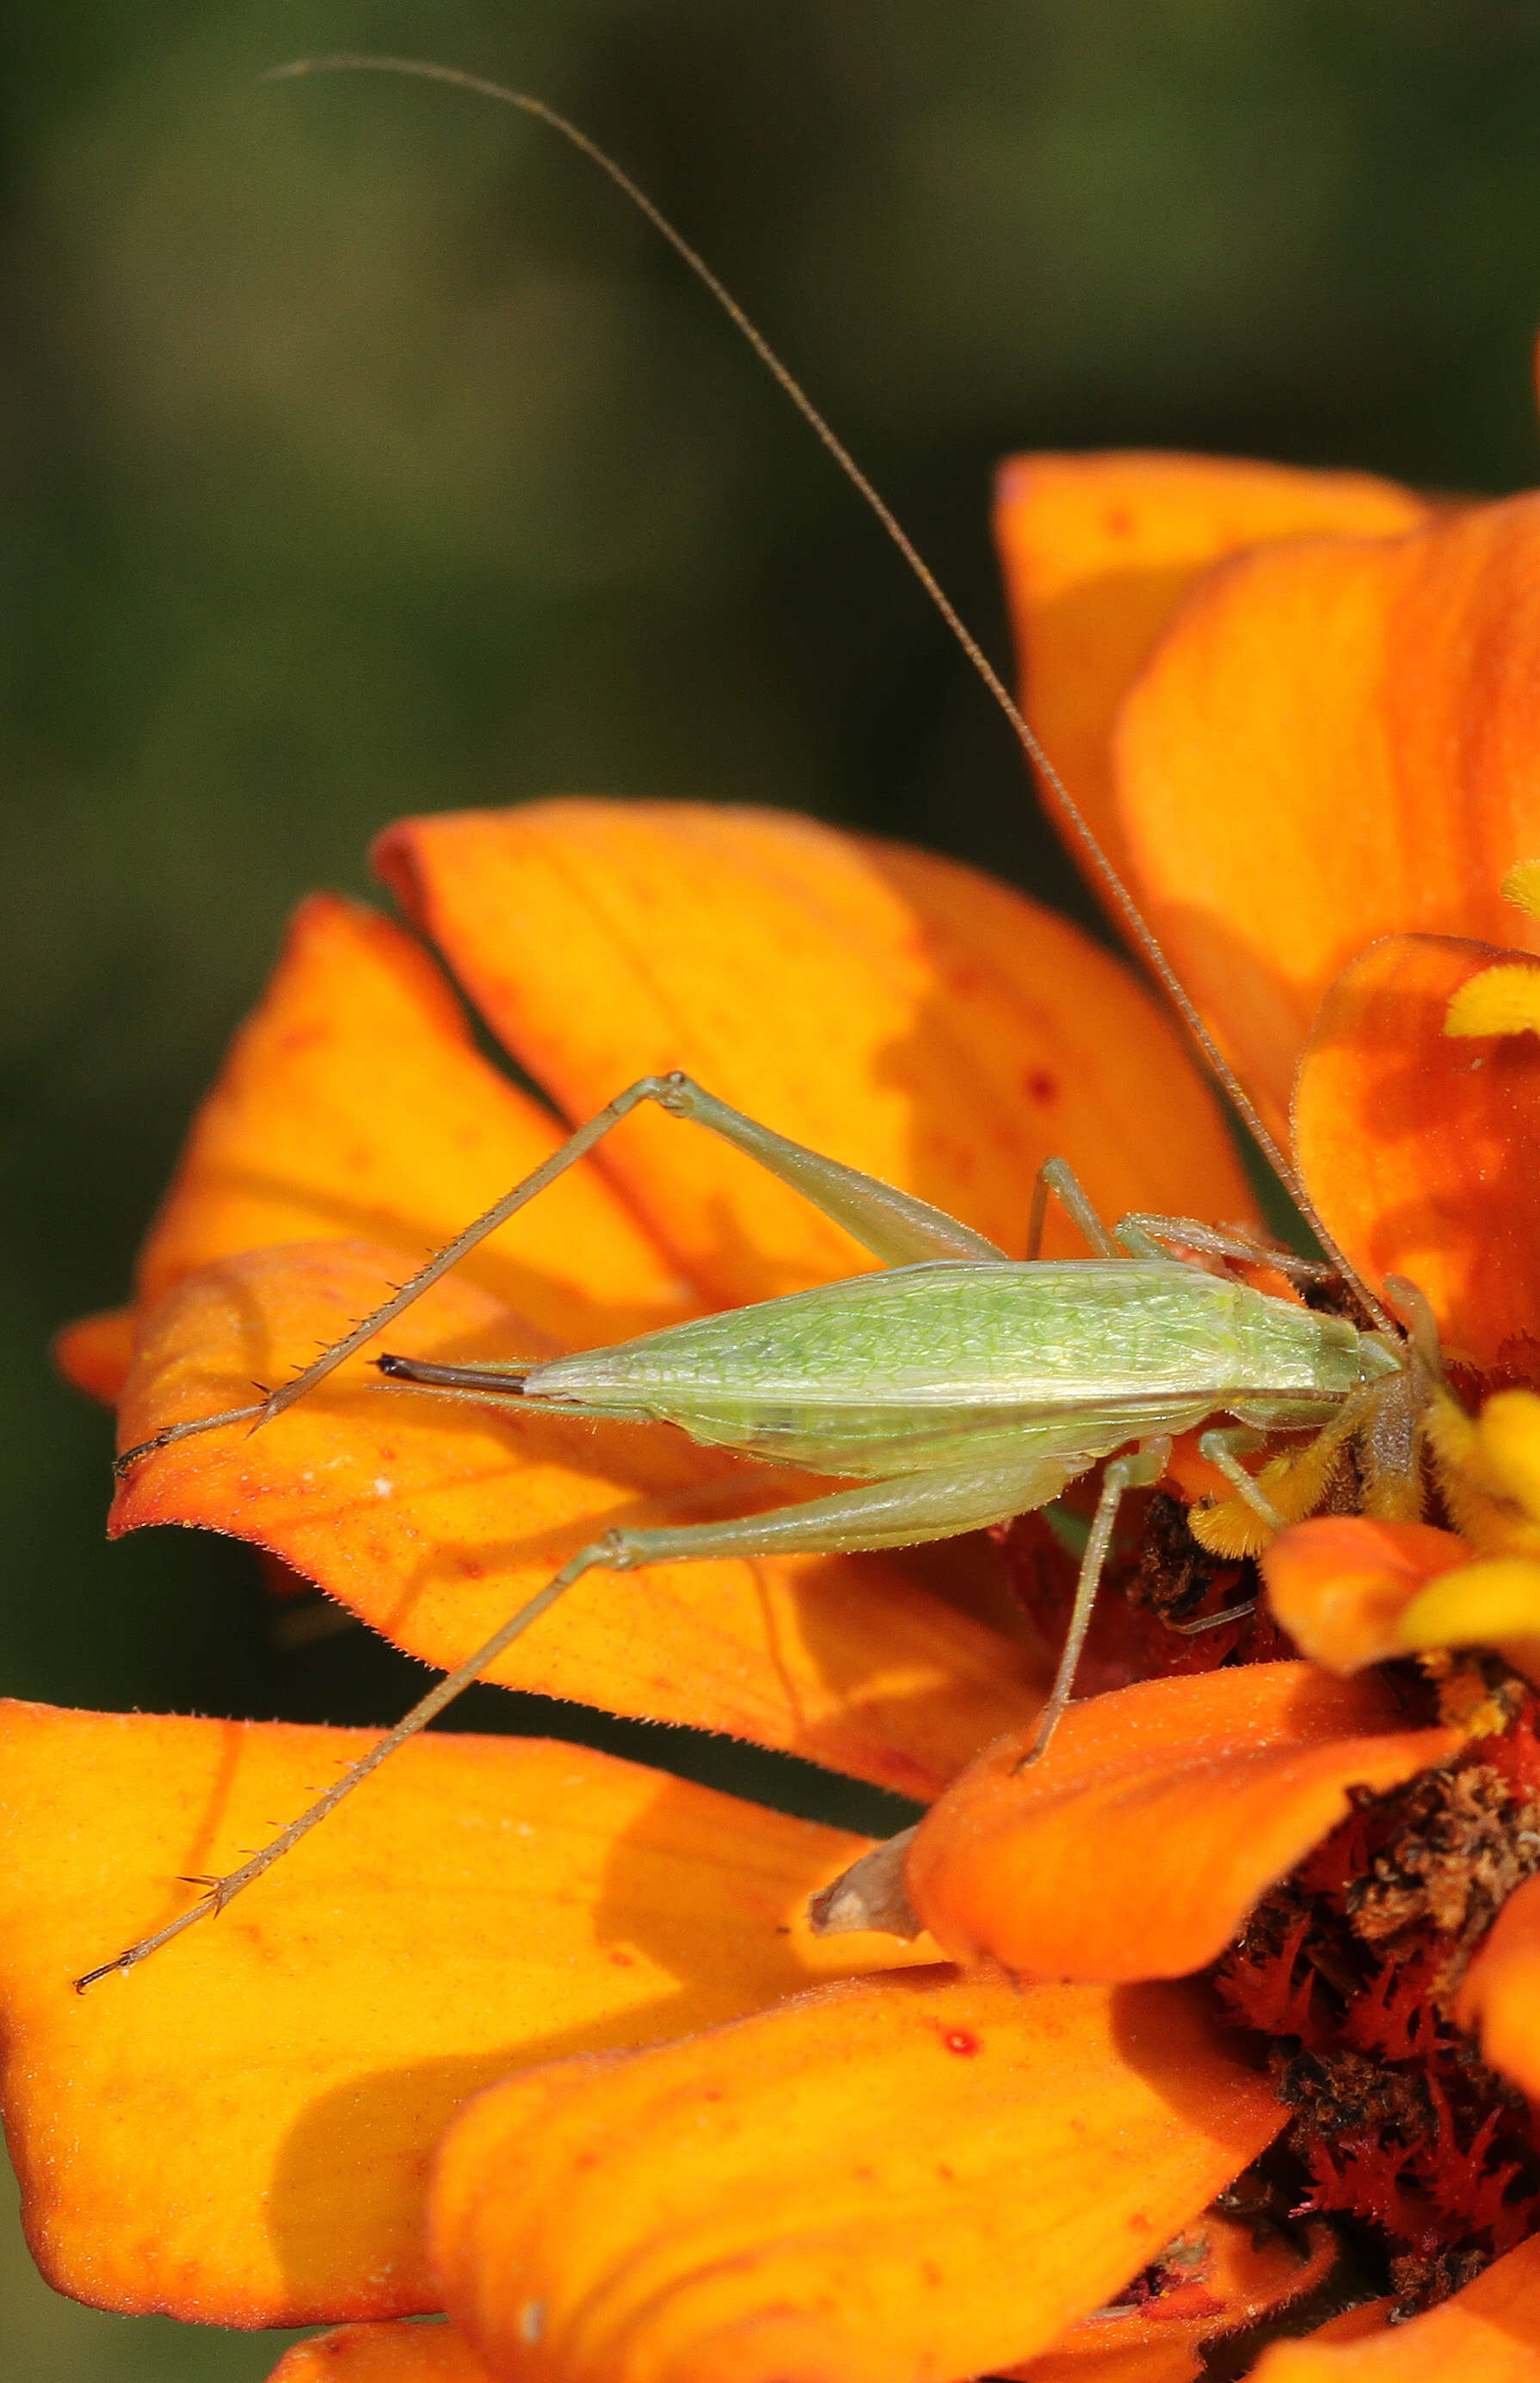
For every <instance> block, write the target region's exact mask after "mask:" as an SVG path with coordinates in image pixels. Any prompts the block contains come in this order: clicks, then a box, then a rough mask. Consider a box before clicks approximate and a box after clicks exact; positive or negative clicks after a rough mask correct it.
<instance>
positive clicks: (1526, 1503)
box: [1473, 1390, 1540, 1523]
mask: <svg viewBox="0 0 1540 2383" xmlns="http://www.w3.org/2000/svg"><path fill="white" fill-rule="evenodd" d="M1473 1454H1474V1457H1475V1460H1476V1463H1478V1465H1479V1466H1480V1467H1481V1468H1482V1470H1483V1472H1484V1473H1485V1477H1486V1479H1487V1481H1488V1484H1489V1486H1490V1487H1491V1488H1494V1489H1496V1490H1497V1492H1498V1494H1499V1495H1501V1496H1503V1497H1507V1498H1511V1499H1513V1500H1515V1502H1516V1503H1517V1504H1518V1505H1519V1506H1521V1507H1522V1510H1523V1512H1524V1513H1525V1515H1526V1516H1527V1518H1528V1519H1529V1521H1530V1522H1532V1523H1540V1398H1536V1396H1535V1394H1534V1391H1533V1390H1498V1391H1497V1393H1496V1395H1495V1396H1494V1397H1492V1398H1489V1399H1488V1400H1487V1401H1486V1403H1485V1406H1484V1407H1483V1408H1482V1411H1481V1414H1480V1415H1479V1416H1478V1417H1477V1419H1476V1432H1475V1448H1474V1451H1473Z"/></svg>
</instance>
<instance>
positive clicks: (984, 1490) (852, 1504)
mask: <svg viewBox="0 0 1540 2383" xmlns="http://www.w3.org/2000/svg"><path fill="white" fill-rule="evenodd" d="M1070 1469H1075V1468H1068V1469H1066V1467H1065V1466H1062V1465H1061V1466H1057V1467H1055V1468H1054V1470H1055V1474H1056V1477H1055V1478H1054V1479H1053V1481H1052V1482H1048V1483H1045V1481H1044V1478H1043V1466H1042V1463H1041V1459H1038V1460H1032V1459H1028V1460H1026V1461H1023V1460H1020V1459H1017V1460H1015V1461H1012V1462H1006V1463H1002V1462H1001V1461H1000V1460H999V1458H998V1457H997V1458H995V1459H993V1460H992V1461H989V1462H985V1463H978V1462H976V1463H973V1464H967V1463H957V1464H955V1465H953V1466H949V1467H947V1468H945V1469H944V1470H943V1469H937V1470H936V1471H934V1472H927V1473H919V1474H909V1475H903V1476H900V1477H898V1478H895V1479H891V1480H885V1481H872V1482H867V1483H864V1484H863V1485H862V1486H861V1487H860V1488H856V1489H844V1490H837V1491H835V1492H834V1493H833V1494H832V1495H831V1496H829V1497H827V1498H815V1499H812V1500H808V1501H807V1503H805V1504H802V1505H796V1506H783V1507H781V1508H779V1509H777V1510H775V1511H773V1512H771V1513H768V1514H753V1515H749V1516H747V1517H746V1518H745V1519H743V1520H740V1521H736V1522H720V1523H683V1524H679V1525H674V1526H672V1527H665V1528H660V1529H658V1530H616V1531H609V1532H607V1533H606V1534H605V1536H604V1537H602V1538H598V1539H594V1540H591V1541H590V1542H589V1544H588V1545H587V1546H586V1547H585V1548H580V1549H579V1550H578V1552H577V1554H576V1555H574V1556H573V1557H572V1558H571V1559H570V1560H569V1562H566V1563H564V1564H563V1565H562V1567H561V1571H560V1572H559V1573H557V1574H554V1576H553V1577H552V1578H551V1579H550V1580H548V1582H547V1583H546V1586H545V1587H544V1588H542V1589H541V1590H540V1591H539V1592H538V1594H537V1595H536V1596H535V1597H532V1598H530V1599H528V1601H527V1602H526V1603H525V1604H524V1605H521V1606H520V1608H519V1610H518V1611H517V1612H516V1613H513V1614H511V1615H510V1616H509V1618H508V1620H507V1621H506V1622H505V1623H503V1624H502V1626H501V1627H500V1629H498V1630H496V1631H494V1632H493V1634H492V1636H491V1637H490V1638H488V1639H487V1642H486V1644H485V1645H484V1646H481V1647H478V1648H476V1650H475V1652H474V1655H470V1656H468V1657H467V1658H466V1660H465V1661H464V1662H463V1663H461V1664H459V1665H457V1667H456V1668H455V1670H454V1671H452V1672H450V1673H446V1675H445V1677H444V1678H443V1679H441V1680H440V1681H439V1682H438V1683H437V1685H436V1686H435V1687H432V1688H430V1689H429V1691H428V1693H427V1695H426V1696H425V1697H423V1698H421V1699H420V1700H419V1701H418V1702H417V1703H416V1704H414V1705H413V1708H412V1710H411V1711H410V1712H409V1713H407V1714H406V1715H405V1716H404V1717H403V1718H402V1719H401V1720H400V1721H399V1722H397V1723H396V1726H395V1727H394V1729H392V1730H389V1731H388V1732H387V1734H386V1735H385V1736H383V1737H382V1738H380V1739H379V1741H378V1742H377V1744H376V1745H374V1746H372V1747H370V1748H369V1751H368V1753H367V1754H365V1755H364V1756H363V1758H362V1759H361V1760H359V1761H357V1762H355V1763H354V1764H353V1765H352V1766H351V1769H350V1770H347V1771H345V1772H343V1773H342V1776H341V1777H340V1778H339V1779H337V1780H334V1781H333V1783H332V1784H331V1785H330V1786H329V1787H328V1788H327V1789H326V1793H325V1795H324V1796H319V1797H316V1800H315V1802H314V1804H312V1805H311V1806H310V1807H309V1809H307V1810H306V1811H303V1812H302V1813H301V1814H300V1816H299V1818H298V1820H295V1821H290V1824H289V1826H288V1827H287V1828H286V1829H283V1830H281V1831H280V1832H279V1834H277V1836H276V1837H275V1838H273V1840H272V1842H271V1843H270V1844H269V1845H265V1846H263V1847H262V1849H261V1850H260V1852H258V1853H254V1854H253V1856H252V1857H251V1858H250V1860H249V1861H245V1862H242V1863H241V1864H240V1868H239V1869H237V1870H233V1871H230V1872H229V1873H228V1876H227V1877H224V1878H219V1879H216V1880H214V1881H213V1882H212V1886H211V1891H210V1893H209V1894H208V1895H207V1896H206V1897H205V1898H204V1900H203V1902H202V1903H197V1904H194V1905H193V1906H192V1908H191V1910H189V1911H184V1912H182V1913H181V1914H180V1916H179V1918H178V1919H176V1920H171V1921H170V1922H169V1923H168V1924H167V1926H166V1927H165V1928H161V1929H158V1930H157V1931H156V1932H155V1933H154V1935H153V1936H146V1937H143V1938H142V1940H141V1941H140V1943H138V1944H137V1945H129V1947H128V1949H127V1950H126V1951H125V1952H122V1953H119V1954H117V1956H116V1957H115V1958H114V1959H112V1960H110V1961H104V1962H103V1963H102V1965H101V1967H100V1968H99V1969H90V1970H88V1971H87V1972H86V1974H85V1976H84V1977H82V1978H77V1979H76V1981H75V1987H76V1991H77V1993H83V1992H84V1990H85V1988H86V1987H87V1986H90V1985H94V1984H95V1983H96V1982H97V1980H98V1979H101V1978H105V1977H108V1976H110V1975H111V1973H112V1972H113V1971H114V1970H115V1969H132V1968H133V1966H134V1964H135V1963H136V1962H138V1961H142V1960H143V1959H144V1958H145V1957H146V1956H147V1955H149V1954H151V1953H154V1952H156V1951H158V1950H159V1948H160V1947H161V1945H168V1944H169V1943H170V1941H171V1939H172V1938H173V1937H174V1936H179V1935H180V1934H181V1933H182V1932H183V1930H184V1929H187V1928H191V1927H192V1926H193V1924H194V1923H195V1922H196V1921H197V1920H203V1919H206V1918H207V1917H208V1915H209V1914H210V1913H211V1912H216V1911H222V1910H223V1909H224V1908H225V1906H226V1905H227V1904H228V1903H229V1902H230V1901H231V1899H232V1898H233V1897H234V1896H235V1895H239V1894H240V1892H241V1890H242V1888H244V1887H248V1886H250V1885H252V1884H253V1882H254V1881H255V1880H257V1879H259V1878H260V1877H261V1876H262V1874H263V1872H264V1871H267V1870H271V1869H272V1867H273V1864H274V1863H275V1862H276V1861H278V1860H280V1859H281V1858H282V1857H283V1856H284V1855H285V1854H286V1853H288V1852H289V1851H290V1848H291V1847H292V1846H297V1845H298V1844H299V1842H300V1839H301V1838H302V1837H303V1836H307V1835H308V1834H309V1833H310V1831H311V1830H312V1829H314V1828H315V1827H316V1826H317V1825H318V1824H319V1822H321V1821H324V1820H326V1818H327V1816H328V1814H330V1813H332V1812H334V1811H335V1810H336V1809H337V1807H338V1805H339V1804H340V1803H341V1802H342V1800H343V1798H344V1797H347V1796H351V1794H352V1792H353V1789H354V1788H355V1787H358V1786H361V1785H362V1784H363V1781H364V1780H365V1779H367V1778H368V1776H369V1774H370V1772H373V1771H377V1770H378V1768H379V1766H380V1764H381V1763H382V1762H383V1761H384V1760H385V1759H386V1758H387V1756H388V1755H391V1754H394V1752H395V1751H396V1748H397V1747H399V1746H404V1745H405V1743H406V1741H407V1739H408V1738H409V1737H415V1736H416V1735H417V1733H418V1731H419V1730H421V1729H424V1728H425V1727H426V1725H427V1723H428V1722H430V1721H432V1720H434V1719H435V1718H436V1717H437V1714H439V1713H441V1712H442V1711H443V1710H444V1709H445V1707H446V1706H447V1705H450V1704H452V1703H453V1701H454V1699H455V1698H456V1697H458V1696H459V1695H460V1694H461V1693H462V1690H463V1689H465V1688H468V1687H469V1686H470V1685H471V1684H472V1682H473V1681H474V1680H477V1679H479V1678H480V1676H481V1674H482V1673H484V1672H485V1671H486V1669H487V1665H488V1664H490V1663H494V1662H495V1661H497V1659H498V1657H499V1655H500V1654H501V1653H502V1652H503V1651H504V1649H505V1648H508V1647H511V1645H512V1644H513V1641H514V1640H515V1639H516V1638H521V1637H522V1636H524V1632H525V1631H526V1630H527V1629H528V1628H529V1627H530V1625H531V1624H532V1623H535V1622H537V1621H538V1620H539V1618H540V1616H541V1615H542V1614H543V1613H546V1612H548V1611H549V1609H550V1607H551V1606H553V1605H554V1604H555V1603H556V1601H557V1599H558V1598H560V1597H561V1594H562V1592H563V1591H564V1590H566V1589H569V1588H571V1587H572V1586H573V1582H574V1581H577V1580H581V1579H582V1577H583V1575H584V1574H585V1573H586V1572H592V1571H593V1570H595V1569H596V1568H597V1567H600V1566H602V1567H603V1568H605V1569H606V1570H608V1571H610V1572H630V1571H632V1570H634V1567H635V1566H637V1565H638V1564H648V1563H679V1562H700V1561H703V1560H705V1559H707V1558H709V1557H713V1556H750V1557H752V1556H767V1555H844V1554H852V1553H856V1552H859V1551H863V1550H870V1549H876V1548H895V1547H913V1546H916V1545H917V1544H918V1543H919V1542H920V1541H922V1540H930V1539H944V1538H950V1537H955V1536H956V1535H957V1534H958V1533H959V1532H962V1531H972V1530H979V1529H982V1528H984V1527H985V1526H986V1525H989V1524H992V1523H1001V1522H1004V1521H1006V1520H1007V1519H1008V1518H1009V1517H1010V1516H1011V1515H1012V1514H1015V1513H1020V1512H1021V1511H1022V1510H1023V1509H1024V1508H1025V1507H1027V1506H1028V1505H1031V1504H1035V1503H1039V1502H1041V1499H1042V1498H1046V1497H1052V1496H1053V1495H1055V1494H1056V1492H1057V1490H1058V1489H1060V1488H1063V1486H1064V1482H1065V1480H1066V1479H1067V1478H1068V1477H1069V1470H1070Z"/></svg>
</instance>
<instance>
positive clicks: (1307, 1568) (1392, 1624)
mask: <svg viewBox="0 0 1540 2383" xmlns="http://www.w3.org/2000/svg"><path fill="white" fill-rule="evenodd" d="M1470 1561H1471V1550H1470V1547H1469V1545H1468V1543H1467V1542H1466V1541H1465V1540H1464V1539H1462V1538H1460V1537H1457V1535H1456V1534H1455V1533H1454V1532H1453V1531H1437V1530H1435V1529H1433V1528H1432V1526H1431V1525H1428V1524H1426V1523H1393V1522H1375V1521H1373V1520H1371V1518H1370V1517H1369V1516H1368V1515H1366V1514H1322V1515H1319V1516H1317V1517H1316V1518H1315V1520H1313V1521H1312V1522H1308V1523H1296V1524H1295V1525H1294V1526H1293V1527H1292V1529H1290V1530H1287V1531H1283V1532H1280V1534H1279V1536H1278V1537H1276V1538H1275V1540H1274V1541H1273V1544H1272V1546H1271V1547H1270V1548H1268V1549H1266V1550H1264V1552H1263V1557H1262V1572H1263V1579H1264V1580H1265V1581H1266V1583H1267V1601H1268V1603H1269V1605H1271V1607H1272V1609H1273V1611H1274V1612H1275V1615H1276V1616H1277V1618H1278V1620H1279V1621H1280V1622H1281V1623H1282V1624H1283V1626H1284V1628H1285V1629H1286V1630H1287V1633H1288V1635H1289V1636H1290V1637H1291V1638H1292V1639H1293V1641H1294V1644H1295V1645H1296V1646H1297V1647H1298V1648H1299V1649H1300V1654H1301V1655H1307V1656H1308V1657H1309V1658H1310V1660H1311V1661H1312V1663H1323V1664H1324V1666H1325V1668H1326V1670H1327V1671H1328V1672H1338V1673H1349V1672H1361V1671H1363V1670H1364V1669H1365V1668H1366V1666H1367V1665H1369V1664H1370V1663H1384V1662H1387V1661H1389V1660H1390V1659H1391V1658H1392V1657H1393V1656H1396V1655H1404V1654H1405V1653H1407V1651H1408V1649H1409V1648H1411V1647H1421V1646H1433V1645H1440V1644H1442V1645H1449V1644H1451V1643H1453V1642H1451V1641H1449V1640H1442V1641H1440V1640H1433V1639H1423V1638H1411V1639H1409V1638H1405V1637H1403V1636H1402V1635H1401V1631H1402V1624H1403V1621H1404V1619H1405V1617H1406V1614H1407V1610H1408V1608H1409V1607H1410V1606H1411V1605H1412V1604H1413V1603H1414V1601H1415V1600H1416V1599H1417V1598H1418V1597H1420V1596H1421V1594H1422V1592H1423V1589H1424V1588H1425V1587H1426V1586H1427V1584H1428V1582H1429V1581H1430V1580H1433V1579H1435V1578H1436V1576H1437V1575H1438V1574H1440V1573H1445V1572H1448V1571H1449V1570H1451V1568H1452V1567H1454V1566H1455V1565H1459V1564H1468V1563H1469V1562H1470Z"/></svg>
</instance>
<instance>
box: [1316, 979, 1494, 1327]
mask: <svg viewBox="0 0 1540 2383" xmlns="http://www.w3.org/2000/svg"><path fill="white" fill-rule="evenodd" d="M1494 957H1500V955H1497V954H1496V953H1495V952H1494V951H1493V949H1492V947H1491V946H1490V945H1485V944H1470V943H1461V942H1457V941H1455V940H1454V939H1452V938H1448V937H1442V936H1432V935H1393V936H1389V937H1387V938H1386V940H1385V942H1383V943H1379V944H1376V945H1374V947H1373V948H1372V949H1371V950H1369V951H1366V952H1364V953H1362V954H1361V957H1359V958H1358V959H1356V960H1355V961H1354V962H1353V964H1352V965H1351V967H1350V968H1349V969H1346V970H1345V971H1344V973H1343V974H1342V975H1341V976H1340V977H1339V978H1338V979H1337V982H1336V983H1335V984H1334V985H1333V986H1332V988H1331V990H1330V992H1329V993H1328V994H1327V995H1326V998H1325V1000H1324V1003H1323V1005H1322V1008H1321V1013H1320V1016H1319V1017H1318V1018H1317V1019H1316V1021H1315V1023H1314V1026H1313V1027H1312V1030H1311V1033H1310V1038H1309V1043H1308V1045H1307V1048H1306V1051H1305V1056H1304V1058H1303V1061H1302V1062H1301V1065H1300V1075H1299V1081H1298V1085H1297V1087H1296V1091H1295V1096H1294V1136H1295V1147H1296V1150H1297V1152H1298V1154H1299V1159H1300V1167H1301V1168H1302V1170H1303V1173H1304V1176H1305V1179H1306V1180H1307V1182H1308V1183H1309V1185H1310V1188H1311V1191H1312V1195H1313V1197H1314V1200H1315V1203H1316V1205H1317V1207H1318V1208H1319V1209H1320V1211H1321V1214H1322V1216H1324V1219H1325V1222H1326V1224H1327V1226H1328V1227H1329V1228H1330V1229H1331V1231H1332V1232H1333V1233H1334V1234H1335V1235H1336V1236H1337V1240H1338V1241H1339V1242H1340V1243H1341V1244H1342V1247H1343V1248H1344V1250H1345V1251H1346V1252H1347V1253H1348V1255H1349V1258H1350V1259H1351V1260H1352V1262H1353V1264H1354V1266H1357V1267H1358V1269H1359V1271H1360V1273H1361V1274H1362V1276H1363V1277H1364V1278H1365V1279H1366V1280H1367V1281H1368V1282H1371V1283H1374V1284H1378V1283H1381V1282H1383V1281H1384V1279H1385V1278H1386V1275H1387V1274H1398V1275H1405V1276H1407V1277H1408V1278H1410V1279H1411V1281H1412V1282H1414V1283H1415V1284H1416V1285H1417V1287H1418V1289H1419V1290H1422V1291H1423V1293H1424V1294H1425V1295H1426V1297H1427V1298H1428V1299H1429V1300H1430V1301H1431V1303H1432V1305H1433V1310H1434V1313H1435V1315H1436V1317H1437V1319H1438V1324H1439V1328H1440V1331H1441V1332H1442V1334H1443V1336H1444V1340H1445V1345H1446V1349H1447V1350H1448V1353H1450V1354H1451V1355H1452V1356H1455V1357H1458V1358H1464V1359H1466V1360H1468V1361H1469V1362H1470V1363H1471V1364H1474V1365H1476V1366H1478V1367H1482V1368H1489V1367H1491V1366H1493V1365H1495V1364H1498V1363H1499V1362H1500V1360H1501V1357H1502V1354H1503V1352H1504V1349H1505V1346H1506V1347H1509V1348H1511V1347H1513V1346H1514V1345H1517V1344H1521V1343H1522V1342H1523V1341H1524V1340H1525V1339H1526V1338H1540V1272H1537V1270H1536V1268H1535V1267H1534V1264H1533V1263H1532V1259H1533V1253H1534V1248H1535V1245H1536V1241H1537V1239H1540V1168H1537V1167H1535V1165H1534V1153H1535V1150H1536V1148H1537V1147H1540V1040H1537V1039H1536V1038H1535V1037H1534V1035H1527V1034H1526V1035H1520V1036H1517V1037H1515V1036H1512V1035H1492V1036H1490V1037H1486V1038H1485V1039H1481V1040H1476V1041H1470V1040H1459V1041H1457V1040H1455V1039H1453V1038H1451V1037H1450V1036H1449V1035H1448V1034H1447V1033H1446V1032H1445V1031H1444V1022H1445V1015H1446V1012H1447V1011H1448V1005H1449V1000H1450V997H1451V995H1452V994H1455V993H1456V992H1457V991H1458V990H1459V988H1460V985H1462V984H1464V983H1465V982H1468V981H1469V980H1470V979H1471V978H1472V977H1473V976H1474V975H1475V974H1477V973H1478V972H1479V971H1480V970H1481V969H1484V968H1485V967H1486V965H1487V964H1488V962H1489V961H1491V960H1492V959H1493V958H1494Z"/></svg>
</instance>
